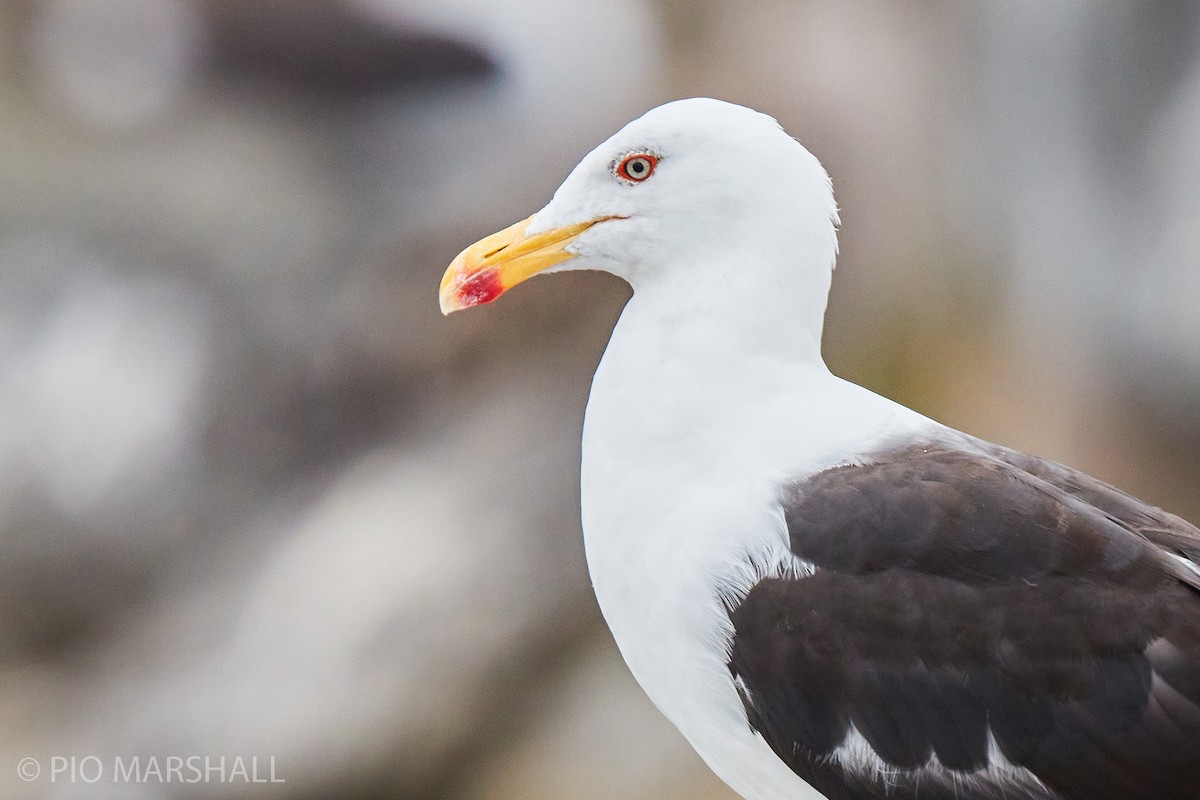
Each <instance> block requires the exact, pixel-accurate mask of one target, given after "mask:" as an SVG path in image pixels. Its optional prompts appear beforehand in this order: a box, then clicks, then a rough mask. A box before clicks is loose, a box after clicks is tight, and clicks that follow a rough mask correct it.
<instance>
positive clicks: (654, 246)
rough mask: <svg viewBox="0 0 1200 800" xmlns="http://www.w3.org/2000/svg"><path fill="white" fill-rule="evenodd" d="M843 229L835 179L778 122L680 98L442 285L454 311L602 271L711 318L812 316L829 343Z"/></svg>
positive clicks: (608, 147)
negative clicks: (725, 311)
mask: <svg viewBox="0 0 1200 800" xmlns="http://www.w3.org/2000/svg"><path fill="white" fill-rule="evenodd" d="M836 223H837V209H836V205H835V203H834V199H833V192H832V189H831V186H830V182H829V177H828V175H826V173H825V170H824V169H823V168H822V167H821V165H820V163H819V162H818V161H817V159H816V158H815V157H814V156H813V155H812V154H811V153H809V152H808V151H807V150H806V149H804V147H803V146H801V145H800V143H799V142H797V141H796V140H795V139H793V138H791V137H790V136H788V135H787V133H785V132H784V131H783V129H782V128H780V127H779V124H778V123H776V122H775V120H774V119H772V118H770V117H768V116H766V115H764V114H760V113H758V112H756V111H752V110H750V109H748V108H744V107H742V106H737V105H732V104H730V103H724V102H721V101H719V100H711V99H707V98H696V99H690V100H678V101H675V102H673V103H668V104H666V105H663V106H659V107H658V108H655V109H653V110H651V111H650V112H648V113H647V114H645V115H644V116H642V117H641V118H639V119H636V120H634V121H633V122H631V123H629V124H628V125H626V126H625V127H624V128H622V129H621V130H620V131H618V132H617V133H616V134H614V135H613V136H612V137H611V138H610V139H609V140H608V141H606V142H604V143H603V144H601V145H600V146H599V147H597V148H596V149H595V150H593V151H592V152H591V153H589V154H588V155H587V156H586V157H585V158H584V159H583V161H581V162H580V163H579V165H578V166H577V167H575V169H574V170H573V171H572V172H571V174H570V175H568V176H567V179H566V180H565V181H563V183H562V185H561V186H560V187H559V188H558V190H557V191H556V192H555V193H554V197H553V199H551V201H550V202H549V204H547V205H546V207H545V208H543V209H542V210H541V211H539V212H538V213H537V214H534V215H533V216H532V217H530V218H529V219H527V220H524V221H522V222H519V223H517V224H516V225H514V226H512V227H510V228H508V229H506V230H504V231H501V232H500V233H498V234H494V235H492V236H490V237H488V238H486V239H484V240H482V241H480V242H479V243H477V244H475V245H472V246H471V247H469V248H467V249H466V250H464V251H463V253H462V254H460V255H459V257H458V258H457V259H455V261H454V263H453V264H452V265H451V267H450V269H449V270H447V272H446V276H445V278H444V279H443V281H442V290H441V301H442V310H443V311H444V312H446V313H449V312H451V311H457V310H459V309H463V308H468V307H470V306H474V305H479V304H481V303H486V302H490V301H491V300H494V299H495V298H496V297H498V296H499V295H500V294H501V293H503V292H504V291H505V290H507V289H508V288H510V287H511V286H514V285H516V284H517V283H520V282H521V281H523V280H525V279H527V278H529V277H532V276H533V275H535V274H539V273H542V272H549V271H559V270H566V269H597V270H604V271H607V272H611V273H613V274H614V275H618V276H620V277H622V278H624V279H625V280H627V281H628V282H629V283H630V285H631V286H632V287H633V289H634V293H635V297H637V296H638V295H640V294H643V293H648V294H653V295H655V296H657V297H662V298H673V299H675V300H680V301H682V302H685V303H695V304H696V305H697V306H698V307H697V308H696V310H697V311H698V312H700V313H712V312H714V311H718V310H720V309H721V308H722V307H730V308H733V307H746V306H747V305H748V306H761V307H758V308H756V309H755V310H754V314H755V315H756V316H762V315H763V314H764V313H765V314H768V315H770V314H786V315H789V316H791V317H801V318H805V325H804V327H806V328H808V329H809V330H810V331H811V329H812V326H813V325H814V324H815V331H816V335H817V336H818V338H819V332H820V324H821V317H822V316H823V314H824V308H825V299H826V296H827V294H828V290H829V280H830V273H831V272H832V269H833V260H834V256H835V252H836V247H837V243H836V234H835V225H836ZM813 317H815V320H814V319H813Z"/></svg>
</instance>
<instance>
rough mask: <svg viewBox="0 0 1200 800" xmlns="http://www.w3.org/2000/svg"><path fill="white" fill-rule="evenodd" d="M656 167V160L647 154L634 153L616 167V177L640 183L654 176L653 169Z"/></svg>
mask: <svg viewBox="0 0 1200 800" xmlns="http://www.w3.org/2000/svg"><path fill="white" fill-rule="evenodd" d="M657 166H658V159H657V158H655V157H654V156H652V155H650V154H649V153H634V154H633V155H631V156H626V158H625V160H624V161H622V162H621V163H620V164H619V165H617V176H618V177H620V178H624V179H625V180H627V181H633V182H634V183H641V182H642V181H644V180H646V178H649V177H650V176H651V175H653V174H654V168H655V167H657Z"/></svg>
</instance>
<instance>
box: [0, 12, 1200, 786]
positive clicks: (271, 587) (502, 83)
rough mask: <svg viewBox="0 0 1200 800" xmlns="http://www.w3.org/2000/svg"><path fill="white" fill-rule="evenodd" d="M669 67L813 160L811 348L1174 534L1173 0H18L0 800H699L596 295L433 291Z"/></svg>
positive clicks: (11, 76) (2, 419) (4, 80)
mask: <svg viewBox="0 0 1200 800" xmlns="http://www.w3.org/2000/svg"><path fill="white" fill-rule="evenodd" d="M691 95H711V96H715V97H720V98H723V99H727V100H731V101H736V102H740V103H744V104H747V105H751V106H754V107H756V108H758V109H760V110H762V111H765V112H767V113H770V114H771V115H773V116H775V117H777V118H778V119H779V120H780V121H781V122H782V123H783V124H784V126H785V127H786V128H787V129H788V130H789V131H790V132H791V133H793V134H795V135H796V136H798V137H799V138H800V139H801V140H802V141H803V142H804V143H805V144H806V145H807V146H808V147H809V148H810V149H811V150H813V151H814V152H815V153H816V154H817V155H818V156H819V157H820V158H821V159H822V160H823V161H824V163H825V165H826V167H827V168H828V169H829V171H830V173H831V174H832V175H833V179H834V186H835V188H836V190H837V192H838V197H839V201H840V204H841V208H842V220H843V226H842V232H841V258H840V262H839V268H838V271H837V273H836V276H835V288H834V292H833V298H832V301H831V310H830V321H829V326H828V328H829V330H828V336H827V346H826V353H827V357H828V360H829V362H830V364H831V366H832V367H833V368H834V370H835V371H837V372H839V373H840V374H842V375H844V376H846V377H848V378H851V379H853V380H856V381H858V382H861V383H863V384H865V385H867V386H869V387H871V388H873V389H876V390H877V391H880V392H882V393H884V394H887V395H889V396H892V397H894V398H895V399H897V400H900V401H902V402H904V403H907V404H909V405H912V406H914V407H916V408H917V409H919V410H921V411H923V412H925V413H927V414H930V415H933V416H935V417H937V418H939V419H941V420H943V421H945V422H947V423H949V424H952V425H955V426H957V427H960V428H963V429H965V430H967V431H970V432H972V433H974V434H977V435H980V436H983V437H986V438H990V439H993V440H996V441H999V442H1001V443H1004V444H1007V445H1010V446H1014V447H1019V448H1022V449H1026V450H1029V451H1032V452H1034V453H1038V454H1040V455H1044V456H1048V457H1051V458H1055V459H1058V460H1061V461H1064V462H1066V463H1069V464H1071V465H1074V466H1077V467H1080V468H1083V469H1085V470H1087V471H1089V472H1092V473H1094V474H1096V475H1098V476H1100V477H1103V478H1105V479H1107V480H1109V481H1112V482H1114V483H1117V484H1118V485H1120V486H1122V487H1124V488H1126V489H1128V490H1130V491H1132V492H1134V493H1135V494H1138V495H1140V496H1142V497H1144V498H1145V499H1147V500H1149V501H1151V502H1153V503H1155V504H1158V505H1162V506H1164V507H1166V508H1168V509H1169V510H1172V511H1175V512H1177V513H1180V514H1183V515H1184V516H1188V517H1190V518H1191V519H1193V520H1197V519H1200V313H1198V311H1197V305H1198V303H1197V301H1198V300H1200V5H1197V4H1191V3H1176V2H1169V1H1168V0H1149V1H1143V2H1132V0H1130V1H1128V2H1092V3H1088V2H1076V3H1011V2H1001V1H1000V0H995V2H983V3H972V4H964V3H958V2H952V0H941V1H936V0H928V1H926V2H919V3H904V4H898V3H890V2H885V1H884V0H876V1H874V2H872V1H868V0H851V1H850V2H832V1H830V2H812V3H806V2H797V1H796V0H749V2H746V1H744V0H738V1H737V2H735V1H734V0H697V1H696V2H688V0H607V2H595V1H594V0H240V1H239V2H231V1H228V0H45V1H44V2H34V1H33V0H6V2H4V3H3V4H0V796H2V797H5V798H64V799H70V798H104V799H105V800H126V799H129V800H154V799H157V798H210V797H212V798H226V797H232V798H242V797H269V798H287V799H288V800H292V799H297V800H299V799H302V798H303V799H306V798H314V799H315V798H321V799H322V800H351V799H352V798H353V799H355V800H374V799H376V798H378V799H379V800H384V799H385V798H424V799H427V800H482V799H483V798H512V800H516V799H517V798H520V800H551V799H559V798H563V799H566V800H575V799H576V798H578V799H579V800H592V799H593V798H594V799H595V800H601V798H631V799H634V800H636V798H647V799H648V798H658V799H660V800H671V799H672V798H677V799H678V800H684V798H689V799H690V798H707V799H709V800H732V795H731V793H730V792H729V791H728V790H727V789H725V788H724V787H723V786H722V785H721V784H720V783H719V782H718V781H717V780H716V779H715V778H713V777H712V776H711V775H710V774H709V773H708V772H707V771H706V769H705V768H704V767H703V765H702V764H701V763H700V762H699V761H698V759H697V758H696V757H695V756H694V755H693V754H692V753H691V751H690V749H689V748H688V747H687V746H686V744H685V743H684V742H683V741H682V740H681V739H680V737H679V736H678V735H677V734H676V733H675V732H674V730H673V729H671V728H670V727H669V726H668V725H667V723H665V722H664V721H663V720H662V719H660V718H659V716H658V714H657V712H656V711H655V710H654V709H653V708H652V707H651V706H650V704H649V703H648V701H646V700H645V699H644V698H643V697H642V695H641V693H640V691H639V690H638V689H637V687H636V686H635V685H634V683H633V681H632V679H631V678H630V677H629V676H628V675H627V673H626V671H625V668H624V666H623V664H622V663H621V662H620V659H619V657H618V655H617V653H616V650H615V648H614V646H613V644H612V642H611V641H610V639H609V636H608V633H607V631H606V630H605V628H604V626H603V623H602V621H601V619H600V617H599V614H598V612H597V609H596V607H595V604H594V601H593V600H592V597H591V593H590V590H589V586H588V579H587V576H586V572H585V565H584V561H583V555H582V543H581V539H580V531H579V521H578V512H577V502H578V487H577V480H578V457H579V452H578V442H579V429H580V424H581V420H582V414H583V408H584V403H585V401H586V397H587V392H588V386H589V380H590V376H591V373H592V370H593V368H594V366H595V364H596V362H597V360H598V359H599V357H600V354H601V352H602V351H603V348H604V345H605V342H606V340H607V336H608V333H609V330H610V327H611V325H612V323H613V321H614V320H615V318H616V316H617V314H618V313H619V311H620V308H621V305H622V303H623V302H624V299H625V298H626V291H627V290H626V289H625V288H624V287H623V286H622V285H621V284H620V283H619V282H618V281H616V280H615V279H612V278H609V277H608V276H602V275H588V274H568V275H562V276H558V277H555V278H553V279H544V280H538V281H534V282H532V283H530V284H528V285H526V286H522V287H521V290H520V291H518V292H515V293H513V294H512V295H511V296H508V297H506V298H505V299H504V300H503V302H501V303H498V304H496V305H494V306H490V307H488V308H486V309H480V310H478V311H476V312H473V313H471V314H468V315H463V316H460V317H455V318H452V319H449V320H447V319H443V318H442V317H441V316H440V315H439V313H438V309H437V300H436V294H437V286H438V281H439V279H440V277H441V274H442V271H443V269H444V267H445V266H446V264H447V263H448V262H449V261H450V259H451V258H452V257H453V256H454V255H455V254H456V253H457V252H458V251H459V249H461V248H462V247H463V246H465V245H466V244H469V243H470V242H473V241H474V240H475V239H477V238H478V237H479V236H481V235H483V234H486V233H489V232H491V231H493V230H495V229H497V228H499V227H501V226H503V225H506V224H508V223H509V222H512V221H514V220H516V219H519V218H522V217H524V216H527V215H528V214H530V213H532V212H533V211H535V210H536V209H537V208H539V207H540V206H541V205H542V204H543V203H544V202H545V201H546V200H547V199H548V198H549V196H550V194H551V192H552V191H553V190H554V188H555V187H556V186H557V184H558V183H559V181H560V180H561V179H562V178H563V177H564V176H565V175H566V173H567V172H568V171H569V170H570V168H571V167H572V166H573V165H574V164H575V163H576V161H577V160H578V159H579V158H580V157H581V156H582V155H583V154H584V153H586V152H587V151H588V150H590V149H591V148H592V146H594V145H595V144H596V143H598V142H599V141H601V140H603V139H604V138H606V137H607V136H608V135H609V134H610V133H612V132H613V131H614V130H616V129H617V128H618V127H620V126H621V125H622V124H624V123H625V122H626V121H628V120H629V119H631V118H633V117H635V116H638V115H639V114H641V113H642V112H643V111H645V110H646V109H647V108H649V107H651V106H653V105H656V104H658V103H659V102H662V101H665V100H668V99H672V98H676V97H684V96H691ZM171 755H175V756H187V755H209V756H213V757H219V756H226V757H228V758H230V759H232V758H234V757H238V756H240V757H243V758H244V759H246V760H247V762H249V760H250V759H251V757H257V758H258V759H259V764H260V766H259V772H260V776H261V777H268V776H267V775H266V770H267V764H268V759H270V758H274V770H275V772H274V776H275V777H277V778H282V779H283V780H285V781H286V783H275V784H270V785H262V784H258V785H254V784H246V783H244V782H237V783H232V784H221V783H217V782H207V783H195V784H179V783H177V782H176V783H172V784H169V785H162V784H158V783H157V782H151V783H140V784H139V783H128V782H120V781H118V782H115V783H114V782H113V777H114V775H113V772H112V764H113V761H112V759H113V758H115V757H118V756H120V757H124V758H125V759H126V760H127V761H128V759H129V758H131V757H132V756H141V757H142V758H143V759H146V758H148V757H150V756H156V757H157V758H160V759H164V762H163V763H164V764H165V758H166V757H167V756H171ZM55 756H58V757H71V756H75V757H76V758H77V759H78V758H84V757H88V756H93V757H96V758H98V759H102V761H103V764H104V765H105V768H106V769H107V773H106V774H105V776H104V780H102V781H100V782H97V783H86V782H84V781H83V780H81V778H82V777H84V776H79V775H75V776H73V775H72V773H71V772H70V771H67V772H62V771H61V770H60V772H59V774H58V775H57V779H56V780H51V777H52V775H51V767H52V763H51V759H52V758H53V757H55ZM26 757H33V758H36V759H38V760H39V762H40V764H41V766H42V774H41V775H40V776H39V777H38V779H36V780H33V781H28V782H27V781H23V780H21V776H19V775H18V763H19V762H20V760H21V759H22V758H26ZM60 766H61V763H60ZM91 774H92V773H90V772H89V773H85V775H86V776H90V775H91ZM72 777H75V780H74V781H73V782H72V780H71V778H72Z"/></svg>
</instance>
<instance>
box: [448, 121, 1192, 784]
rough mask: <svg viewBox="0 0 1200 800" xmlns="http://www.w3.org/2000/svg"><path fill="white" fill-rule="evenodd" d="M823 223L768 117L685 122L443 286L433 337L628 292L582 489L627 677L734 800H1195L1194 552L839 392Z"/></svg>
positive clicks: (1032, 465) (642, 136)
mask: <svg viewBox="0 0 1200 800" xmlns="http://www.w3.org/2000/svg"><path fill="white" fill-rule="evenodd" d="M837 225H838V215H837V206H836V205H835V202H834V198H833V190H832V186H831V183H830V180H829V176H828V175H827V174H826V172H825V170H824V169H823V168H822V166H821V164H820V163H819V162H818V161H817V159H816V158H815V157H814V156H813V155H812V154H811V153H809V151H808V150H806V149H805V148H804V147H803V146H802V145H801V144H800V143H799V142H797V141H796V140H795V139H793V138H792V137H791V136H789V135H788V134H787V133H785V132H784V130H783V129H782V128H781V127H780V126H779V124H778V123H777V122H776V121H775V120H774V119H772V118H771V117H769V116H766V115H764V114H760V113H758V112H756V111H753V110H751V109H748V108H744V107H741V106H736V105H732V104H729V103H725V102H721V101H717V100H712V99H707V98H693V99H689V100H679V101H675V102H672V103H668V104H666V105H663V106H660V107H658V108H655V109H653V110H651V111H649V112H648V113H647V114H645V115H644V116H642V117H641V118H639V119H637V120H634V121H633V122H631V123H629V124H628V125H626V126H625V127H624V128H623V129H621V130H620V131H619V132H617V133H616V134H615V135H613V136H612V137H611V138H610V139H608V140H607V141H606V142H604V143H603V144H601V145H600V146H599V147H597V148H596V149H595V150H593V151H592V152H591V153H590V154H588V155H587V156H586V157H585V158H584V159H583V161H581V162H580V163H579V165H578V166H577V167H576V168H575V169H574V170H573V171H572V172H571V173H570V175H568V176H567V178H566V180H565V181H564V182H563V183H562V185H561V186H560V187H559V189H558V190H557V191H556V192H555V193H554V196H553V198H552V199H551V200H550V202H549V203H548V204H547V205H546V206H545V207H544V208H543V209H542V210H540V211H538V212H537V213H536V214H534V215H533V216H531V217H529V218H528V219H526V220H523V221H521V222H518V223H517V224H515V225H513V226H511V227H509V228H507V229H505V230H503V231H500V232H499V233H496V234H493V235H492V236H489V237H487V238H485V239H483V240H481V241H480V242H478V243H477V244H474V245H471V246H470V247H468V248H467V249H466V250H464V251H463V252H462V253H461V254H460V255H459V256H458V257H457V258H456V259H454V261H453V263H452V264H451V265H450V267H449V268H448V269H447V271H446V273H445V277H444V278H443V280H442V283H441V290H440V300H441V308H442V311H443V312H444V313H447V314H448V313H450V312H453V311H458V310H460V309H465V308H470V307H473V306H477V305H481V304H483V303H488V302H491V301H492V300H495V299H496V298H497V297H499V296H500V295H501V294H503V293H504V292H505V291H507V290H508V289H509V288H511V287H513V286H515V285H516V284H518V283H521V282H522V281H524V280H526V279H528V278H530V277H532V276H534V275H539V274H542V273H548V272H559V271H564V270H574V269H591V270H604V271H606V272H610V273H612V274H614V275H617V276H619V277H620V278H623V279H624V280H626V281H627V282H628V283H629V284H630V286H631V287H632V288H633V294H632V296H631V298H630V300H629V302H628V303H627V305H626V306H625V308H624V310H623V312H622V314H621V317H620V319H619V321H618V322H617V324H616V327H615V329H614V331H613V334H612V338H611V340H610V341H609V344H608V347H607V349H606V351H605V353H604V356H603V359H602V360H601V362H600V365H599V367H598V368H597V370H596V374H595V377H594V379H593V382H592V389H591V395H590V397H589V399H588V405H587V414H586V418H585V422H584V428H583V448H582V459H583V464H582V473H581V504H582V519H583V528H584V541H585V550H586V554H587V561H588V569H589V572H590V574H591V578H592V582H593V585H594V588H595V592H596V597H597V599H598V601H599V604H600V608H601V611H602V612H603V614H604V617H605V620H606V621H607V622H608V625H609V627H610V628H611V630H612V634H613V637H614V638H615V640H616V643H617V646H618V647H619V648H620V651H621V654H622V656H623V657H624V659H625V661H626V662H627V663H628V665H629V668H630V670H631V671H632V672H633V675H634V676H635V677H636V679H637V680H638V682H639V683H640V684H641V686H642V688H643V689H644V690H645V692H646V694H647V695H649V697H650V699H651V700H652V701H653V702H654V703H655V705H656V706H657V707H658V708H659V709H660V710H661V711H662V713H663V714H664V715H665V716H666V717H667V718H668V719H670V720H671V722H672V723H674V725H675V726H676V727H677V728H678V729H679V730H680V731H681V732H682V733H683V735H684V736H685V737H686V738H687V739H688V741H689V742H690V743H691V744H692V746H693V747H694V748H695V750H696V751H697V752H698V753H699V754H700V756H701V757H702V758H703V759H704V761H705V762H706V763H707V764H708V765H709V766H710V767H711V768H712V769H713V771H714V772H716V774H717V775H718V776H720V778H721V779H723V780H724V781H725V782H726V783H728V784H729V786H730V787H732V789H733V790H734V791H736V792H737V793H739V794H740V795H742V796H743V797H744V798H746V799H747V800H795V799H796V798H816V797H819V796H821V795H824V796H825V797H827V798H829V799H830V800H867V799H870V800H885V799H886V800H951V799H954V800H968V799H971V800H985V799H986V800H999V799H1001V798H1003V799H1005V800H1008V799H1012V800H1016V798H1022V799H1024V798H1031V799H1032V800H1103V799H1104V798H1121V800H1142V799H1144V800H1151V799H1153V800H1184V798H1190V799H1192V800H1194V798H1197V797H1200V566H1198V565H1200V530H1197V528H1195V527H1194V526H1192V525H1190V524H1189V523H1187V522H1185V521H1184V520H1182V519H1180V518H1179V517H1176V516H1174V515H1172V514H1169V513H1167V512H1164V511H1162V510H1160V509H1158V508H1154V507H1152V506H1150V505H1147V504H1146V503H1143V502H1141V501H1139V500H1137V499H1135V498H1133V497H1131V496H1129V495H1128V494H1125V493H1123V492H1121V491H1120V490H1118V489H1115V488H1113V487H1112V486H1109V485H1107V484H1105V483H1103V482H1101V481H1099V480H1097V479H1094V478H1092V477H1089V476H1088V475H1085V474H1083V473H1081V472H1078V471H1076V470H1074V469H1071V468H1069V467H1066V466H1063V465H1060V464H1057V463H1053V462H1050V461H1046V460H1043V459H1041V458H1037V457H1035V456H1031V455H1027V454H1025V453H1021V452H1018V451H1015V450H1011V449H1008V448H1005V447H1001V446H999V445H996V444H991V443H989V442H986V441H983V440H981V439H978V438H975V437H972V436H970V435H968V434H965V433H962V432H959V431H957V430H954V429H952V428H949V427H946V426H944V425H941V424H939V423H937V422H935V421H933V420H931V419H929V418H927V417H925V416H922V415H921V414H919V413H917V412H915V411H912V410H911V409H908V408H906V407H904V406H901V405H899V404H897V403H894V402H892V401H891V400H888V399H886V398H883V397H881V396H879V395H877V394H874V393H872V392H870V391H868V390H867V389H864V388H862V387H860V386H857V385H855V384H852V383H849V382H848V381H845V380H843V379H841V378H838V377H836V376H835V375H833V374H832V373H831V372H830V371H829V369H828V368H827V367H826V365H825V363H824V360H823V359H822V356H821V330H822V324H823V319H824V316H825V306H826V299H827V295H828V291H829V287H830V282H831V280H832V276H833V267H834V259H835V256H836V252H837V238H836V227H837ZM818 793H819V794H818Z"/></svg>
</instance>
